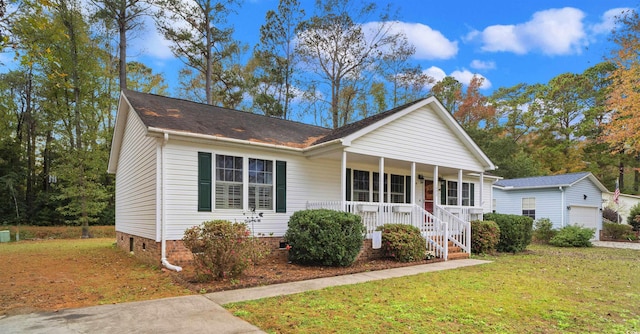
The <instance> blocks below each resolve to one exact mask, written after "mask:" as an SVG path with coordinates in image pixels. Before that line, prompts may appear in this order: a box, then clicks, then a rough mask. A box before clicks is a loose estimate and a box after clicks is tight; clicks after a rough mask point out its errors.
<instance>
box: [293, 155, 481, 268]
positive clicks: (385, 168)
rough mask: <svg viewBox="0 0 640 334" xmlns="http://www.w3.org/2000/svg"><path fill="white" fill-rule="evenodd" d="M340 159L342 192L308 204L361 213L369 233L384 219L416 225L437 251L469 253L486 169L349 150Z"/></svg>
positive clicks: (441, 253) (442, 253) (446, 255)
mask: <svg viewBox="0 0 640 334" xmlns="http://www.w3.org/2000/svg"><path fill="white" fill-rule="evenodd" d="M341 160H342V162H341V167H342V168H341V171H342V177H341V180H342V182H341V191H340V193H341V197H342V198H341V199H340V200H327V201H308V202H307V205H306V206H307V209H332V210H338V211H345V212H350V213H353V214H357V215H359V216H361V217H362V221H363V223H364V225H365V227H366V237H367V238H369V239H371V238H372V237H373V233H374V231H375V230H376V228H377V227H378V226H381V225H383V224H388V223H397V224H408V225H412V226H415V227H417V228H418V229H419V230H420V232H421V234H422V236H423V237H424V238H425V240H426V243H425V244H426V249H427V250H428V251H431V252H433V253H434V254H435V255H436V256H437V257H440V258H443V259H445V260H447V259H450V258H451V256H450V255H451V253H452V252H451V249H455V250H457V251H461V252H462V253H466V256H467V257H468V254H470V252H471V224H470V221H472V220H476V219H482V213H483V212H484V211H485V210H484V209H483V204H484V203H485V200H484V197H485V196H484V193H485V185H484V183H485V176H484V173H483V172H478V171H472V170H464V169H461V168H458V169H455V168H452V167H448V166H439V165H430V164H424V163H419V162H416V161H402V160H398V159H388V158H384V157H372V156H364V155H362V154H354V153H349V152H347V151H343V152H342V159H341ZM380 185H382V187H380ZM380 188H382V191H381V189H380Z"/></svg>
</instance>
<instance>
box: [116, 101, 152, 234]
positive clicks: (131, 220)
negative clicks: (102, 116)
mask: <svg viewBox="0 0 640 334" xmlns="http://www.w3.org/2000/svg"><path fill="white" fill-rule="evenodd" d="M156 150H157V143H156V140H155V139H154V138H150V137H146V130H145V128H144V126H143V125H142V121H141V120H140V118H139V117H138V115H137V114H136V113H135V112H133V111H131V112H129V113H128V118H127V125H126V127H125V132H124V136H123V140H122V147H121V149H120V157H119V159H118V169H117V173H116V231H119V232H124V233H128V234H132V235H137V236H141V237H145V238H149V239H152V240H157V239H158V236H157V229H156V194H157V191H158V190H157V182H156V177H157V174H156V168H157V165H158V161H157V156H156Z"/></svg>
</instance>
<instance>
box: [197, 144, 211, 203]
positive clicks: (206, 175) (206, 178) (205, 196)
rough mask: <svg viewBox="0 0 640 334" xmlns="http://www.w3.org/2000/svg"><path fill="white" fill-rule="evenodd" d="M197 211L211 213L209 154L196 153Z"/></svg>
mask: <svg viewBox="0 0 640 334" xmlns="http://www.w3.org/2000/svg"><path fill="white" fill-rule="evenodd" d="M198 211H211V153H205V152H198Z"/></svg>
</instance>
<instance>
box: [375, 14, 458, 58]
mask: <svg viewBox="0 0 640 334" xmlns="http://www.w3.org/2000/svg"><path fill="white" fill-rule="evenodd" d="M373 23H375V22H373ZM367 24H370V23H367ZM391 30H392V32H396V33H397V32H402V33H404V34H405V35H406V36H407V39H408V40H409V42H410V43H411V44H413V45H414V46H415V47H416V54H415V55H414V58H416V59H450V58H453V57H454V56H455V55H456V54H458V42H457V41H450V40H449V39H447V38H446V37H445V36H444V35H443V34H442V33H441V32H440V31H437V30H433V29H431V28H430V27H429V26H426V25H424V24H421V23H407V22H399V21H396V22H393V25H392V26H391Z"/></svg>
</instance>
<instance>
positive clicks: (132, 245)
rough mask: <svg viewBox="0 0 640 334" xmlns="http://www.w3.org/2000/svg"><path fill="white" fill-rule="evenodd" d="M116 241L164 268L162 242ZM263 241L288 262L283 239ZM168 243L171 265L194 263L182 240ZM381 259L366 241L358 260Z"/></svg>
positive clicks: (119, 236)
mask: <svg viewBox="0 0 640 334" xmlns="http://www.w3.org/2000/svg"><path fill="white" fill-rule="evenodd" d="M116 240H117V246H118V248H120V249H122V250H124V251H125V252H131V253H132V254H133V256H135V257H136V258H137V259H138V260H140V262H143V263H146V264H149V265H153V266H159V267H160V266H162V263H161V257H162V249H161V247H162V244H161V243H160V242H156V241H155V240H152V239H147V238H143V237H139V236H136V235H132V234H128V233H124V232H118V231H116ZM262 240H265V241H267V243H268V244H269V245H270V246H271V247H270V248H271V250H272V251H271V254H272V255H275V256H276V257H281V258H282V260H285V261H286V260H287V257H288V252H287V250H286V249H284V248H280V246H281V243H282V246H284V243H283V238H282V237H263V238H262ZM166 243H167V249H166V251H167V260H168V261H169V263H171V264H174V265H178V266H185V265H188V264H190V263H191V261H193V255H192V254H191V251H189V250H188V249H187V248H186V247H185V246H184V244H183V243H182V240H167V241H166ZM379 258H382V250H381V249H373V248H371V239H365V240H364V242H363V243H362V248H361V249H360V253H359V254H358V256H357V257H356V260H365V261H366V260H375V259H379Z"/></svg>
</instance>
